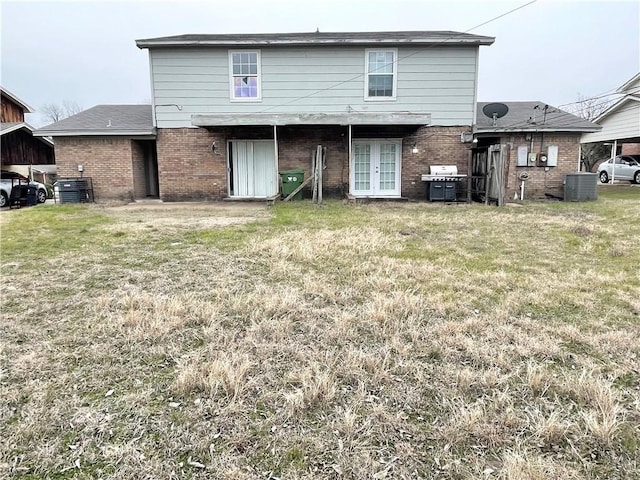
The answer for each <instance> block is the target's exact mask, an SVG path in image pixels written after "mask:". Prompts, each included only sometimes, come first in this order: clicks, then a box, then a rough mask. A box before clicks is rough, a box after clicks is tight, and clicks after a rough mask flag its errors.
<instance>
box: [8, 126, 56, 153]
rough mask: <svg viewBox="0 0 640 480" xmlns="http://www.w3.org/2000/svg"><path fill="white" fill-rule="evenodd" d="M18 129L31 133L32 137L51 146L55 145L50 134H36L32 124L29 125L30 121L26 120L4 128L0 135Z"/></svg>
mask: <svg viewBox="0 0 640 480" xmlns="http://www.w3.org/2000/svg"><path fill="white" fill-rule="evenodd" d="M18 130H24V131H25V132H28V133H30V134H31V136H32V137H34V138H37V139H38V140H40V141H41V142H43V143H46V144H47V145H49V146H50V147H53V146H54V145H53V140H51V138H49V135H47V136H40V135H36V134H35V131H34V129H33V127H32V126H31V125H29V124H28V123H26V122H23V123H18V124H16V125H14V126H12V127H10V128H7V129H5V130H2V131H1V132H0V136H3V135H7V134H9V133H13V132H17V131H18Z"/></svg>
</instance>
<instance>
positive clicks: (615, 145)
mask: <svg viewBox="0 0 640 480" xmlns="http://www.w3.org/2000/svg"><path fill="white" fill-rule="evenodd" d="M617 151H618V140H617V139H616V140H614V141H613V145H611V185H613V182H615V181H616V152H617Z"/></svg>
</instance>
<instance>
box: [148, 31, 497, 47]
mask: <svg viewBox="0 0 640 480" xmlns="http://www.w3.org/2000/svg"><path fill="white" fill-rule="evenodd" d="M494 41H495V38H494V37H486V36H483V35H473V34H470V33H460V32H452V31H398V32H306V33H249V34H188V35H174V36H169V37H157V38H145V39H140V40H136V45H137V46H138V47H139V48H150V47H172V46H220V47H222V46H230V45H276V46H277V45H286V46H288V45H323V44H333V45H369V44H387V45H389V44H411V45H436V44H441V43H446V44H466V45H491V44H492V43H493V42H494Z"/></svg>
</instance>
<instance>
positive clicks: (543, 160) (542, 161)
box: [537, 152, 549, 167]
mask: <svg viewBox="0 0 640 480" xmlns="http://www.w3.org/2000/svg"><path fill="white" fill-rule="evenodd" d="M548 158H549V157H548V156H547V152H540V153H539V154H538V163H537V165H538V166H539V167H546V166H547V159H548Z"/></svg>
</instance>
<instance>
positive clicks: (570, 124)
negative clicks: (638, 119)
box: [478, 106, 637, 133]
mask: <svg viewBox="0 0 640 480" xmlns="http://www.w3.org/2000/svg"><path fill="white" fill-rule="evenodd" d="M636 108H637V107H636V106H632V107H628V108H623V109H621V110H618V112H619V113H623V112H629V111H631V110H635V109H636ZM553 113H558V115H556V116H555V117H554V116H552V115H553ZM564 115H572V114H570V113H567V112H552V113H550V114H547V119H546V121H547V122H549V121H553V120H557V119H558V118H560V117H562V116H564ZM572 116H574V117H575V115H572ZM587 121H589V120H586V119H584V118H579V117H576V118H575V119H573V118H572V119H571V121H567V122H566V123H563V124H562V125H559V126H558V127H557V128H558V129H562V128H571V127H573V126H578V125H581V124H583V123H584V122H587ZM524 127H530V128H535V127H540V128H554V126H553V125H549V124H547V123H529V121H527V120H523V121H520V122H515V123H512V124H510V125H503V126H496V127H495V128H496V129H498V130H505V129H510V130H512V131H513V132H517V131H518V129H519V128H524ZM478 133H494V132H492V131H484V130H483V131H482V132H478ZM495 133H498V132H495Z"/></svg>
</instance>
